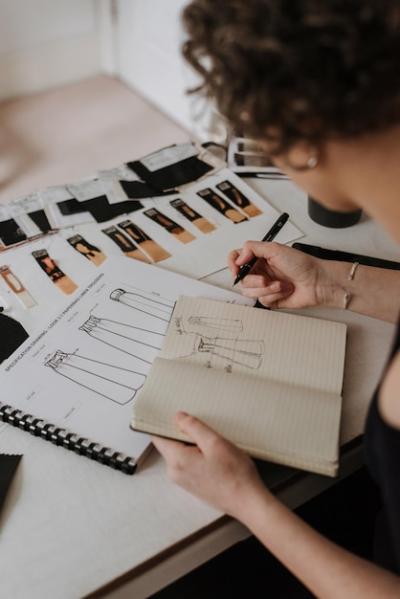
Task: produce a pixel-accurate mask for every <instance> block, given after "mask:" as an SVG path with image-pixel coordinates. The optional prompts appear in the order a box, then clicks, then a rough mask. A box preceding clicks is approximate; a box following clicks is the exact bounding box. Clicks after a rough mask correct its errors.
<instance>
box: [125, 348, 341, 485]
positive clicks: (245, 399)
mask: <svg viewBox="0 0 400 599" xmlns="http://www.w3.org/2000/svg"><path fill="white" fill-rule="evenodd" d="M205 375H206V376H205ZM178 410H185V411H186V412H189V413H190V414H193V415H195V416H197V417H198V418H201V419H202V420H203V421H204V422H206V423H208V424H209V425H210V426H212V427H213V428H214V429H216V430H217V431H218V432H219V433H221V434H222V435H223V436H224V437H226V438H228V439H230V440H231V441H232V442H234V443H235V444H237V445H239V446H240V447H242V448H243V449H244V450H246V451H248V452H249V453H250V454H251V455H253V456H255V457H260V458H264V459H269V460H271V461H277V462H279V463H281V464H288V465H292V466H297V467H298V468H303V469H311V470H313V471H315V472H320V473H324V474H330V475H333V474H335V473H336V470H337V457H338V439H339V426H340V410H341V398H340V396H339V395H334V394H331V393H324V392H321V391H315V390H309V389H306V388H300V389H299V388H298V387H294V386H292V385H287V384H282V383H275V382H271V381H265V380H263V379H261V378H259V377H253V376H249V375H243V374H234V373H231V374H229V373H227V372H224V371H222V372H221V371H218V370H213V369H210V370H209V371H207V372H204V370H203V369H202V368H199V367H198V366H197V365H195V364H191V363H190V362H179V361H178V360H176V361H171V360H165V359H162V358H156V360H155V362H154V363H153V367H152V369H151V372H150V374H149V376H148V378H147V380H146V383H145V386H144V389H143V390H142V392H141V394H140V396H139V397H138V399H137V400H136V401H135V403H134V408H133V420H132V426H133V428H135V429H137V430H144V431H146V432H151V433H153V434H160V435H164V436H167V437H172V438H177V439H181V440H188V439H186V437H185V436H184V435H182V433H181V432H180V431H179V430H178V429H177V428H176V427H175V425H174V415H175V414H176V412H177V411H178Z"/></svg>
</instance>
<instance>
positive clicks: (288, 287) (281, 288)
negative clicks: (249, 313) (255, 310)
mask: <svg viewBox="0 0 400 599" xmlns="http://www.w3.org/2000/svg"><path fill="white" fill-rule="evenodd" d="M293 289H294V288H293V285H292V284H291V283H289V281H273V282H272V283H270V284H269V285H266V286H263V287H261V286H260V287H244V286H243V287H242V294H243V295H245V296H246V297H250V298H253V299H258V300H260V298H261V297H263V298H268V297H272V296H276V295H279V296H280V297H287V296H288V295H290V294H291V293H292V292H293ZM273 301H276V300H273Z"/></svg>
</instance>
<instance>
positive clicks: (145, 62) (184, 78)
mask: <svg viewBox="0 0 400 599" xmlns="http://www.w3.org/2000/svg"><path fill="white" fill-rule="evenodd" d="M186 3H187V0H116V4H115V7H116V12H117V14H116V32H115V56H116V65H115V68H116V73H117V74H118V75H119V76H120V77H121V79H123V80H124V81H125V82H126V83H128V84H129V85H131V86H132V87H133V88H134V89H137V90H138V91H139V92H140V93H141V94H142V95H144V96H145V97H146V98H148V99H149V100H151V101H152V102H153V103H154V104H155V105H156V106H157V107H158V108H159V109H160V110H162V111H164V112H166V113H167V114H168V115H169V116H170V117H172V118H173V119H174V120H175V121H177V122H178V123H179V124H181V125H183V126H184V127H185V128H186V129H189V130H191V131H192V132H193V133H194V134H195V135H197V136H198V137H199V138H203V139H209V138H211V137H213V132H214V133H215V135H214V138H217V137H218V135H217V132H216V130H215V126H214V123H213V122H211V121H212V120H213V114H212V112H211V111H210V106H209V104H208V103H205V102H204V101H200V100H199V99H198V98H196V97H195V96H189V97H188V96H187V94H186V89H187V88H188V87H191V86H192V85H193V84H194V83H195V82H196V78H195V76H194V74H193V72H192V71H191V70H190V69H189V67H188V66H187V65H186V64H185V63H184V61H183V58H182V56H181V44H182V41H183V39H184V33H183V29H182V25H181V12H182V9H183V7H184V5H185V4H186Z"/></svg>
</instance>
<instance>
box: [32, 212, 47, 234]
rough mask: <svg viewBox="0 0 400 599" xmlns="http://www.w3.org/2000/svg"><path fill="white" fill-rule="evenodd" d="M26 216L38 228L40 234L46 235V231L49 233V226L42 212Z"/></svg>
mask: <svg viewBox="0 0 400 599" xmlns="http://www.w3.org/2000/svg"><path fill="white" fill-rule="evenodd" d="M28 216H29V218H31V219H32V220H33V222H34V223H35V225H36V226H37V227H39V229H40V230H41V231H42V233H48V231H51V225H50V223H49V221H48V218H47V216H46V213H45V211H44V210H34V211H33V212H28Z"/></svg>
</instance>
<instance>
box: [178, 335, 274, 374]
mask: <svg viewBox="0 0 400 599" xmlns="http://www.w3.org/2000/svg"><path fill="white" fill-rule="evenodd" d="M186 338H187V341H188V342H189V343H190V345H191V351H190V352H189V353H187V354H186V355H181V356H178V357H179V358H187V357H189V356H193V355H196V354H197V355H200V354H208V355H209V360H212V358H213V357H214V358H221V359H222V360H224V361H225V367H227V366H231V365H232V364H237V365H238V366H243V367H245V368H251V369H253V370H255V369H257V368H260V366H261V364H262V361H263V357H264V349H265V348H264V341H258V340H253V339H237V338H235V339H232V338H230V339H228V338H225V337H206V336H205V335H200V334H198V333H187V334H186ZM208 365H209V366H210V365H211V366H212V364H208Z"/></svg>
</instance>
